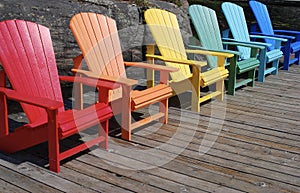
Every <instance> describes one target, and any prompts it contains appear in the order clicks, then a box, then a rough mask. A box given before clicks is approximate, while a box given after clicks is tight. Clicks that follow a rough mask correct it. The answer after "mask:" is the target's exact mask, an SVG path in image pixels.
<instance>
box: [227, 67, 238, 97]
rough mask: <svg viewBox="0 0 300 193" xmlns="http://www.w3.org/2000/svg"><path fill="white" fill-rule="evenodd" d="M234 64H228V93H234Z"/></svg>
mask: <svg viewBox="0 0 300 193" xmlns="http://www.w3.org/2000/svg"><path fill="white" fill-rule="evenodd" d="M236 74H237V73H236V66H234V65H232V64H230V66H229V77H228V91H227V92H228V94H230V95H234V94H235V87H236Z"/></svg>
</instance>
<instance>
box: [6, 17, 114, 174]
mask: <svg viewBox="0 0 300 193" xmlns="http://www.w3.org/2000/svg"><path fill="white" fill-rule="evenodd" d="M0 58H1V63H2V65H3V68H4V70H5V72H6V73H7V77H8V79H9V80H10V82H11V84H12V87H13V90H11V89H6V88H4V86H5V84H4V80H3V79H4V78H3V77H4V73H3V72H1V74H0V150H1V151H5V152H15V151H19V150H22V149H24V148H28V147H31V146H33V145H36V144H39V143H41V142H44V141H48V150H49V165H50V166H49V168H50V170H52V171H55V172H59V171H60V161H61V160H62V159H65V158H67V157H69V156H71V155H74V154H76V153H78V152H79V151H82V150H84V149H86V148H87V147H90V146H91V145H98V144H99V143H102V142H103V143H104V144H105V145H104V147H107V143H108V142H107V138H108V137H107V135H108V119H110V118H111V116H112V110H111V108H110V107H109V106H108V100H107V98H108V97H107V96H108V93H103V94H104V99H105V100H102V103H96V104H94V105H91V106H90V107H88V108H85V109H83V110H78V111H77V110H68V111H65V110H64V107H63V99H62V93H61V88H60V82H59V76H58V71H57V66H56V61H55V54H54V50H53V45H52V41H51V35H50V31H49V29H48V28H46V27H44V26H41V25H38V24H35V23H32V22H27V21H22V20H7V21H3V22H0ZM62 79H63V80H65V81H72V82H83V83H87V84H90V85H92V84H94V85H96V86H98V87H101V86H103V87H106V89H104V90H106V91H107V92H108V89H112V88H117V87H118V85H115V84H114V83H112V82H105V81H99V80H96V79H93V80H91V79H88V78H77V79H76V78H74V77H71V78H67V77H65V78H63V77H62ZM6 98H9V99H11V100H15V101H18V102H21V104H22V107H23V110H24V112H25V113H26V116H27V117H28V119H29V124H26V125H24V126H22V127H19V128H17V129H16V130H15V131H14V132H13V133H9V132H8V129H7V128H8V126H7V125H8V124H7V115H8V110H7V105H6ZM105 102H106V103H105ZM94 125H102V126H103V127H104V128H103V129H104V130H103V131H104V132H102V131H101V130H99V136H98V137H97V138H96V139H94V140H91V141H88V142H86V143H85V144H83V145H80V146H77V147H75V148H71V149H69V150H67V151H66V152H60V151H59V140H60V139H62V138H64V137H67V136H69V135H72V134H75V133H78V132H79V131H82V130H85V129H88V128H89V127H91V126H94Z"/></svg>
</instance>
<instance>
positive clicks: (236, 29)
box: [222, 2, 251, 59]
mask: <svg viewBox="0 0 300 193" xmlns="http://www.w3.org/2000/svg"><path fill="white" fill-rule="evenodd" d="M222 10H223V13H224V15H225V18H226V20H227V23H228V25H229V28H230V31H231V33H232V36H233V38H234V39H235V40H238V41H245V42H249V41H250V36H249V31H248V27H247V22H246V18H245V14H244V10H243V8H242V7H241V6H238V5H236V4H234V3H229V2H224V3H222ZM238 50H239V52H241V54H242V55H241V56H240V57H241V59H248V58H250V54H251V50H250V48H246V47H241V46H238Z"/></svg>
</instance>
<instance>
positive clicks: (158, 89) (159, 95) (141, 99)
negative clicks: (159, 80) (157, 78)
mask: <svg viewBox="0 0 300 193" xmlns="http://www.w3.org/2000/svg"><path fill="white" fill-rule="evenodd" d="M170 96H172V89H171V88H170V87H169V86H167V85H165V84H159V85H157V86H154V87H151V88H148V89H146V90H142V91H139V90H134V91H132V95H131V100H132V102H131V108H132V109H133V110H136V109H139V108H143V107H145V106H148V105H150V104H153V103H155V102H159V101H161V100H163V99H167V98H169V97H170Z"/></svg>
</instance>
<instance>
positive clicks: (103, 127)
mask: <svg viewBox="0 0 300 193" xmlns="http://www.w3.org/2000/svg"><path fill="white" fill-rule="evenodd" d="M98 136H99V137H100V136H104V137H105V139H104V141H103V142H101V143H99V147H100V148H103V149H108V120H105V121H102V122H101V124H100V125H99V127H98Z"/></svg>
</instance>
